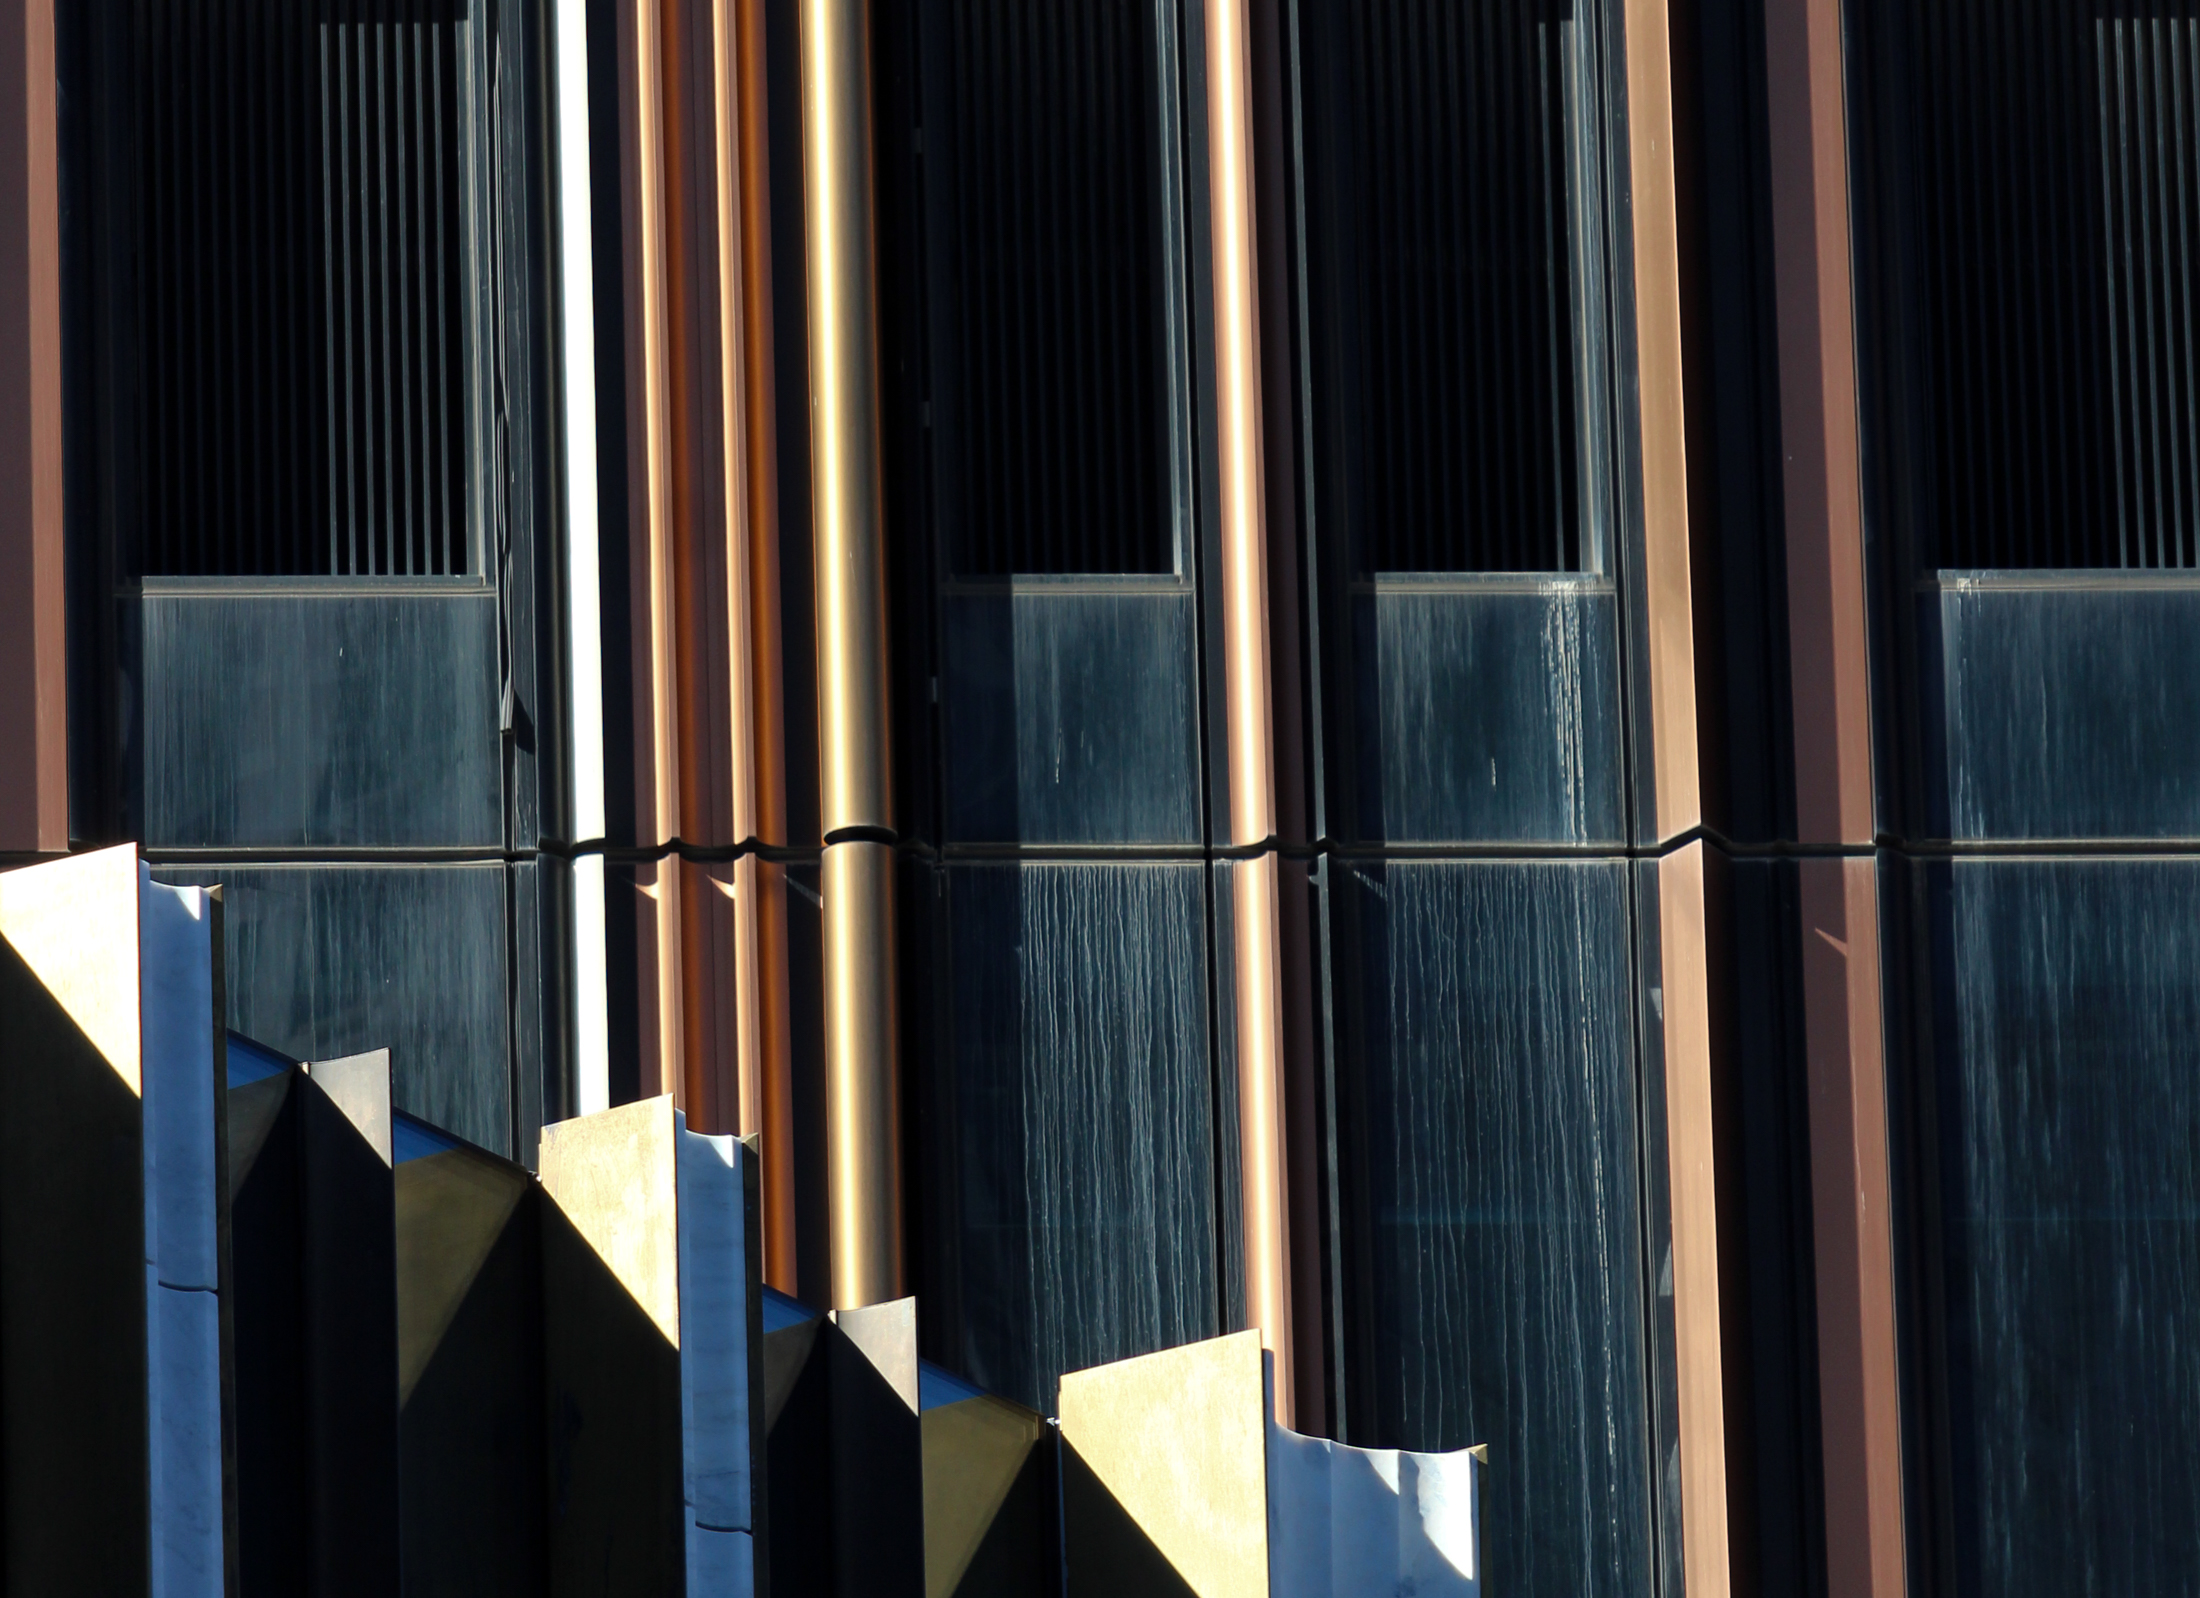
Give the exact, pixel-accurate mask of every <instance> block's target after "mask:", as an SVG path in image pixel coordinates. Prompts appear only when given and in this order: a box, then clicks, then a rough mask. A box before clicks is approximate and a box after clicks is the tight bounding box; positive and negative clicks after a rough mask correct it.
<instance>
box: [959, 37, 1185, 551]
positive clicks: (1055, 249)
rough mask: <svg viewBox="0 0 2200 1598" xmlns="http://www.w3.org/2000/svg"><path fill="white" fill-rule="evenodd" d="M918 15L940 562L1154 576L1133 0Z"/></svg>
mask: <svg viewBox="0 0 2200 1598" xmlns="http://www.w3.org/2000/svg"><path fill="white" fill-rule="evenodd" d="M925 27H926V30H927V34H928V40H927V43H928V53H931V54H933V55H934V58H935V59H940V58H943V57H944V59H945V61H946V62H947V70H948V76H949V82H950V84H951V87H950V90H949V93H950V95H951V98H952V102H953V103H952V106H951V107H950V108H949V110H948V115H947V116H946V117H943V118H939V119H936V120H937V121H938V122H939V123H940V124H942V125H943V127H944V128H947V129H951V147H948V148H942V149H939V150H937V151H936V152H935V153H934V157H933V159H934V162H935V170H937V163H941V162H945V163H951V166H952V170H951V171H950V172H945V173H942V174H941V178H943V179H944V181H937V180H936V181H935V183H934V185H933V194H934V207H935V208H934V213H933V214H934V226H936V227H938V226H944V228H945V230H946V233H947V236H948V239H949V240H950V251H951V257H952V260H953V263H954V265H953V268H952V277H953V282H952V284H951V285H947V286H946V287H947V290H948V292H949V293H950V294H951V295H952V297H953V305H952V316H953V324H954V332H953V335H952V337H951V338H950V340H949V344H950V348H949V349H947V350H945V351H937V350H936V351H935V361H934V371H935V382H936V383H937V385H938V388H939V397H940V401H941V403H940V404H939V405H938V406H937V409H938V410H939V412H940V422H941V424H942V429H941V443H942V447H943V448H944V449H945V450H947V451H952V452H953V458H952V460H951V461H949V462H947V463H946V465H947V474H946V475H947V484H946V490H947V491H946V493H945V494H944V496H943V505H942V516H943V520H944V521H945V522H946V524H947V529H948V548H949V559H950V562H951V564H952V566H953V568H954V570H955V571H956V572H957V573H958V574H960V575H964V576H974V577H990V576H1008V575H1011V574H1018V573H1079V572H1093V573H1137V572H1153V573H1165V572H1173V571H1174V570H1175V569H1176V549H1175V536H1174V531H1173V527H1172V523H1171V515H1170V498H1171V497H1170V494H1169V491H1168V484H1169V477H1168V472H1169V466H1168V451H1167V443H1166V432H1165V425H1166V424H1165V418H1166V415H1167V384H1168V361H1167V357H1166V354H1165V344H1164V338H1165V335H1164V332H1163V323H1162V304H1161V291H1162V290H1161V281H1162V273H1163V270H1164V268H1163V263H1162V258H1161V251H1160V247H1159V233H1158V230H1159V227H1160V223H1161V206H1162V195H1161V187H1160V184H1161V161H1160V152H1159V148H1158V139H1157V134H1156V117H1155V112H1154V109H1153V104H1154V102H1153V90H1152V81H1153V8H1152V5H1151V4H1150V0H1147V3H1139V0H941V3H935V4H931V5H928V6H927V7H926V11H925ZM941 143H942V145H943V146H944V145H949V144H950V141H949V140H948V139H943V140H941ZM943 211H944V212H945V213H946V214H945V215H944V216H943V215H942V214H941V213H942V212H943ZM943 354H944V355H945V356H946V357H947V359H946V360H944V361H942V360H941V359H940V358H939V357H940V356H941V355H943Z"/></svg>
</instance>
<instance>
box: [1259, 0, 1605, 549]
mask: <svg viewBox="0 0 2200 1598" xmlns="http://www.w3.org/2000/svg"><path fill="white" fill-rule="evenodd" d="M1307 9H1308V11H1309V12H1311V13H1314V27H1313V29H1312V30H1310V31H1311V38H1310V40H1309V42H1308V43H1307V44H1306V45H1305V46H1303V47H1302V48H1304V49H1306V50H1307V52H1308V59H1307V65H1306V67H1305V69H1304V70H1305V72H1306V74H1307V79H1308V82H1309V85H1310V87H1311V90H1312V92H1311V93H1310V94H1309V95H1308V99H1307V108H1306V115H1307V130H1308V142H1309V146H1310V151H1311V155H1310V159H1312V160H1314V161H1317V162H1320V163H1322V165H1323V170H1324V175H1325V178H1326V182H1325V183H1324V184H1323V185H1322V187H1323V188H1324V190H1325V191H1326V193H1327V194H1328V195H1329V197H1330V198H1329V201H1328V205H1329V207H1330V208H1331V211H1332V214H1328V215H1325V216H1324V217H1323V219H1322V223H1323V225H1322V230H1321V231H1322V235H1323V237H1324V238H1325V239H1326V240H1327V241H1328V242H1327V243H1326V244H1325V246H1324V247H1325V248H1327V249H1329V250H1331V251H1332V252H1333V253H1334V254H1335V256H1336V257H1337V260H1338V267H1337V269H1336V270H1337V282H1338V284H1339V289H1340V303H1338V304H1337V305H1336V307H1335V314H1336V316H1337V317H1338V323H1337V337H1338V338H1339V339H1340V340H1341V344H1342V350H1341V354H1342V360H1341V363H1340V364H1339V365H1338V366H1337V367H1336V371H1337V372H1338V374H1339V379H1340V380H1341V381H1342V382H1343V383H1344V384H1345V385H1346V390H1347V392H1346V394H1344V395H1340V396H1339V401H1338V402H1339V403H1340V404H1342V405H1347V406H1350V407H1351V408H1352V410H1353V412H1354V416H1353V418H1352V420H1351V423H1350V425H1351V427H1352V430H1353V432H1354V434H1355V436H1356V437H1357V439H1358V441H1359V442H1358V447H1357V451H1356V454H1357V470H1356V474H1355V475H1356V477H1357V486H1356V489H1355V491H1354V495H1353V498H1354V501H1355V505H1356V520H1357V523H1358V525H1357V529H1356V534H1355V539H1356V544H1357V562H1358V565H1359V567H1360V569H1361V570H1363V571H1366V572H1371V573H1378V572H1398V573H1445V572H1452V573H1467V572H1538V571H1545V572H1547V571H1559V572H1572V571H1581V570H1583V569H1585V567H1586V566H1589V565H1593V564H1594V560H1593V558H1591V559H1588V560H1585V558H1584V543H1585V540H1584V537H1583V523H1584V517H1583V513H1582V505H1581V484H1580V475H1579V461H1580V456H1581V453H1582V441H1581V437H1580V419H1579V413H1578V406H1577V392H1576V391H1577V388H1578V387H1579V384H1578V382H1577V379H1576V372H1577V368H1578V364H1579V362H1578V353H1579V351H1578V344H1577V336H1576V326H1577V323H1578V321H1579V320H1580V316H1579V312H1578V310H1577V298H1578V295H1577V286H1576V282H1575V279H1576V276H1577V273H1576V267H1575V254H1576V239H1577V220H1576V210H1577V195H1576V184H1575V182H1574V179H1573V176H1572V173H1573V168H1574V165H1575V163H1574V161H1573V160H1572V159H1571V156H1570V144H1571V138H1572V128H1573V123H1574V120H1575V117H1574V106H1573V101H1574V90H1573V84H1574V73H1575V65H1574V51H1575V48H1576V40H1575V34H1576V29H1575V24H1574V21H1573V19H1572V13H1571V9H1570V8H1569V7H1567V6H1565V5H1564V4H1553V3H1552V0H1317V3H1316V4H1314V5H1310V6H1309V7H1308V8H1307ZM1317 52H1318V53H1320V54H1321V55H1322V57H1323V58H1322V59H1316V58H1315V57H1316V53H1317ZM1591 549H1592V556H1593V542H1592V546H1591Z"/></svg>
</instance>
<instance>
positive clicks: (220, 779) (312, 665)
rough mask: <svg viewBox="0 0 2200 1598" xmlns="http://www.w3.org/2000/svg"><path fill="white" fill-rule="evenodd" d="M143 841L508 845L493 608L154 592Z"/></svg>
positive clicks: (443, 601) (148, 606) (427, 601)
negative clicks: (499, 729)
mask: <svg viewBox="0 0 2200 1598" xmlns="http://www.w3.org/2000/svg"><path fill="white" fill-rule="evenodd" d="M143 621H144V657H143V661H144V664H143V683H144V711H145V727H144V772H145V778H144V780H145V792H144V805H143V812H142V817H143V825H142V831H143V834H144V839H145V842H146V844H147V846H148V847H153V848H163V847H166V848H210V847H227V846H263V845H264V846H277V847H290V848H303V847H316V846H327V845H334V846H339V847H342V846H354V847H355V846H364V845H402V844H432V845H443V846H450V845H464V844H472V845H486V846H491V847H494V846H496V845H500V844H501V843H502V842H503V841H504V822H503V787H502V776H501V770H500V749H501V744H500V740H499V737H498V733H497V702H498V676H497V607H496V599H495V596H494V595H492V594H489V593H487V592H484V591H480V590H473V591H468V592H464V593H453V594H447V595H436V596H432V597H431V596H430V595H429V594H427V593H423V594H421V595H419V596H417V597H415V596H406V597H403V598H396V597H392V596H391V595H389V594H386V593H385V594H380V595H344V594H342V593H341V591H338V592H332V593H321V594H314V595H311V596H307V595H295V596H293V595H287V594H250V595H216V594H203V595H193V594H184V593H173V592H171V593H154V594H148V595H147V596H146V598H145V601H144V604H143Z"/></svg>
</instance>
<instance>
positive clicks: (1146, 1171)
mask: <svg viewBox="0 0 2200 1598" xmlns="http://www.w3.org/2000/svg"><path fill="white" fill-rule="evenodd" d="M1202 876H1203V868H1202V867H1201V866H1199V865H1197V864H1186V865H1022V866H1014V865H1002V866H992V865H987V866H969V867H957V868H953V869H951V870H950V872H949V875H948V916H949V919H950V931H949V937H950V944H951V959H952V962H953V973H952V976H951V977H950V979H949V981H950V984H951V986H950V993H951V1001H950V1002H951V1004H952V1013H951V1016H950V1018H949V1025H950V1026H951V1028H952V1037H953V1043H952V1051H951V1061H952V1066H951V1068H952V1070H953V1072H954V1090H953V1095H952V1097H953V1112H952V1113H953V1116H954V1121H953V1126H952V1135H953V1139H954V1143H955V1149H954V1158H955V1160H956V1162H957V1166H956V1182H955V1185H954V1188H953V1200H952V1202H953V1204H954V1207H955V1213H954V1215H953V1216H952V1217H951V1218H949V1219H948V1220H947V1221H946V1224H948V1225H951V1226H953V1227H954V1228H956V1231H957V1234H958V1235H957V1249H958V1254H959V1260H958V1266H957V1271H958V1277H959V1280H958V1282H957V1284H956V1285H957V1287H958V1289H959V1297H960V1302H961V1305H962V1314H961V1317H960V1319H961V1322H962V1328H963V1329H962V1331H961V1334H960V1346H959V1347H957V1348H954V1349H952V1350H951V1351H950V1353H951V1354H952V1356H953V1362H955V1363H958V1364H959V1365H960V1368H961V1370H962V1372H963V1373H964V1374H965V1375H967V1376H969V1377H970V1378H971V1379H972V1380H974V1381H977V1382H980V1383H982V1384H983V1385H984V1386H986V1387H988V1388H990V1389H992V1390H993V1391H995V1392H998V1393H1002V1394H1005V1395H1006V1396H1008V1397H1011V1398H1014V1399H1016V1400H1017V1401H1018V1402H1020V1403H1024V1404H1027V1405H1029V1406H1030V1407H1032V1408H1034V1409H1037V1410H1039V1411H1041V1412H1042V1413H1051V1412H1052V1410H1053V1408H1054V1398H1055V1383H1056V1380H1057V1378H1058V1377H1059V1376H1060V1375H1061V1373H1062V1372H1063V1371H1065V1370H1078V1369H1082V1368H1083V1367H1085V1366H1089V1365H1097V1364H1102V1363H1105V1362H1106V1361H1109V1360H1115V1359H1122V1358H1126V1357H1128V1356H1130V1355H1133V1354H1142V1353H1147V1352H1150V1351H1152V1350H1154V1349H1158V1348H1168V1347H1173V1346H1174V1345H1176V1344H1179V1343H1184V1342H1188V1341H1191V1340H1192V1339H1195V1338H1201V1337H1208V1336H1212V1335H1213V1334H1214V1333H1215V1332H1216V1331H1217V1330H1218V1327H1217V1324H1216V1280H1215V1273H1216V1267H1215V1227H1214V1204H1215V1182H1216V1172H1215V1168H1214V1152H1213V1150H1214V1130H1213V1106H1212V1097H1211V1094H1212V1090H1211V1087H1210V1083H1209V1077H1208V1060H1207V991H1206V982H1205V976H1204V974H1205V971H1206V909H1205V892H1204V886H1203V883H1202ZM929 1157H933V1158H937V1157H938V1156H937V1155H931V1156H929Z"/></svg>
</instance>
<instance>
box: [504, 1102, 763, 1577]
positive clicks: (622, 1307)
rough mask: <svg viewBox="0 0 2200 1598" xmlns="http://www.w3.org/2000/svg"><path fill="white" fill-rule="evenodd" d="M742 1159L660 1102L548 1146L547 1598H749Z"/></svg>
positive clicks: (756, 1388)
mask: <svg viewBox="0 0 2200 1598" xmlns="http://www.w3.org/2000/svg"><path fill="white" fill-rule="evenodd" d="M748 1157H749V1156H748V1151H747V1150H746V1149H745V1148H743V1147H742V1146H741V1145H740V1144H738V1143H735V1142H734V1141H733V1140H732V1139H730V1138H726V1137H706V1136H702V1135H699V1134H695V1133H690V1132H689V1131H687V1129H686V1125H685V1120H684V1118H683V1117H682V1116H681V1114H680V1113H679V1112H678V1111H676V1110H675V1109H674V1108H673V1101H672V1099H671V1097H670V1095H665V1096H662V1097H659V1098H655V1099H647V1100H643V1101H642V1102H640V1103H637V1104H629V1105H622V1106H620V1107H618V1108H616V1109H611V1110H604V1111H600V1112H598V1113H597V1114H594V1115H588V1116H583V1117H580V1118H579V1119H577V1120H572V1121H565V1122H561V1123H558V1124H557V1125H555V1126H552V1127H550V1128H547V1129H546V1130H545V1132H544V1135H543V1142H542V1171H541V1176H542V1186H543V1189H544V1192H545V1193H546V1195H547V1196H548V1198H549V1199H550V1200H551V1203H550V1204H549V1205H547V1206H546V1207H545V1211H544V1231H543V1312H544V1349H545V1368H546V1372H547V1376H548V1380H549V1395H548V1402H549V1413H550V1414H551V1416H552V1417H553V1421H552V1424H553V1427H554V1433H553V1436H552V1440H551V1446H552V1452H553V1459H552V1465H553V1480H554V1483H555V1486H554V1489H553V1504H552V1509H551V1515H550V1526H549V1545H548V1546H549V1561H550V1590H551V1591H552V1592H556V1593H563V1592H568V1591H571V1592H582V1591H595V1590H598V1589H597V1585H596V1584H600V1580H601V1573H602V1572H603V1571H605V1570H606V1569H609V1570H613V1571H617V1572H619V1573H620V1579H621V1581H622V1582H625V1581H631V1582H632V1583H633V1584H634V1588H635V1590H637V1591H685V1592H689V1593H695V1594H702V1593H710V1594H721V1593H725V1594H743V1593H749V1592H753V1591H755V1590H756V1588H757V1585H758V1583H757V1579H756V1570H757V1563H758V1561H757V1552H756V1535H755V1534H756V1523H757V1518H758V1517H757V1514H756V1501H757V1486H758V1482H757V1475H758V1473H757V1470H756V1460H755V1457H754V1446H755V1444H754V1439H755V1435H756V1434H755V1430H754V1428H753V1427H752V1426H751V1424H750V1416H751V1415H752V1414H754V1413H755V1412H756V1411H757V1410H759V1409H761V1408H763V1407H764V1406H763V1405H762V1403H761V1402H760V1397H761V1382H762V1375H763V1372H762V1368H761V1365H760V1363H759V1362H758V1361H756V1360H753V1359H751V1357H750V1352H749V1351H750V1349H751V1347H752V1346H753V1342H752V1339H753V1338H754V1337H755V1335H756V1331H755V1328H754V1326H753V1324H752V1318H753V1315H754V1313H755V1312H754V1310H753V1309H752V1306H753V1305H754V1304H755V1303H756V1302H757V1298H758V1293H759V1282H758V1276H757V1265H758V1259H757V1256H758V1248H757V1242H756V1235H755V1228H754V1224H753V1222H752V1220H751V1217H752V1216H753V1215H754V1214H755V1211H756V1203H755V1181H754V1177H753V1174H752V1173H751V1172H750V1170H749V1169H748V1163H747V1162H748Z"/></svg>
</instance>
